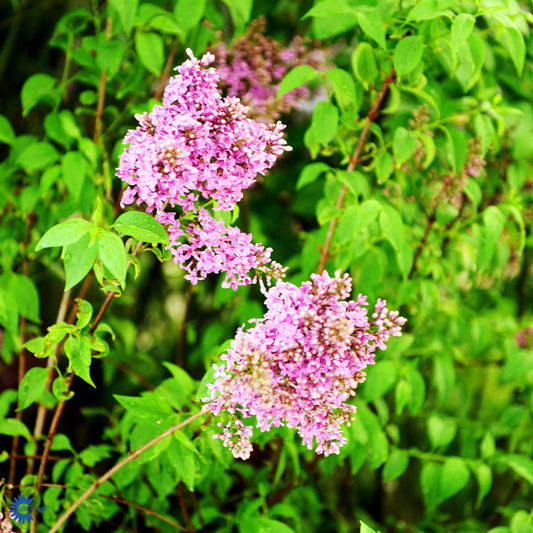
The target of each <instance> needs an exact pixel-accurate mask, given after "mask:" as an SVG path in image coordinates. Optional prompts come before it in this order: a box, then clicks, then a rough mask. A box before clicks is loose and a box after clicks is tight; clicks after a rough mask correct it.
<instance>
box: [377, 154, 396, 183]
mask: <svg viewBox="0 0 533 533" xmlns="http://www.w3.org/2000/svg"><path fill="white" fill-rule="evenodd" d="M393 170H394V161H393V160H392V156H391V155H390V154H389V152H381V153H380V154H378V155H377V156H376V177H377V178H378V181H379V182H380V183H383V182H385V181H387V180H388V179H389V178H390V176H391V174H392V171H393Z"/></svg>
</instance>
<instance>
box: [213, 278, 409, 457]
mask: <svg viewBox="0 0 533 533" xmlns="http://www.w3.org/2000/svg"><path fill="white" fill-rule="evenodd" d="M350 293H351V279H350V277H349V276H348V274H345V275H344V276H343V277H340V275H339V274H338V273H337V274H335V276H334V277H330V276H329V274H328V273H327V272H324V273H323V274H322V275H317V274H314V275H312V276H311V281H308V282H304V283H303V284H302V285H301V286H300V287H297V286H296V285H293V284H292V283H287V282H282V281H278V283H277V284H276V285H275V286H274V287H272V288H271V289H269V290H268V292H267V293H266V300H265V304H266V307H267V312H266V313H265V315H264V317H263V318H261V319H258V320H252V321H251V322H252V323H253V324H254V326H253V327H252V328H250V329H248V330H244V327H241V328H240V329H239V330H238V331H237V335H236V337H235V339H234V341H233V342H232V344H231V348H230V349H229V350H228V351H227V353H225V354H224V355H222V356H221V359H222V360H223V361H224V365H223V366H219V365H216V375H217V378H216V380H215V382H214V384H212V385H210V386H209V388H210V390H211V395H210V396H209V397H207V398H204V401H205V402H206V409H208V410H210V411H211V412H213V413H214V414H215V415H219V414H221V413H222V412H226V413H228V414H229V415H230V416H229V418H230V423H229V424H228V425H226V426H224V427H225V428H226V429H225V432H224V433H222V434H218V435H217V437H218V438H221V439H222V440H223V442H224V444H225V445H227V446H229V447H230V450H232V451H233V450H237V452H238V454H235V453H234V455H235V456H236V457H241V458H243V455H246V458H247V457H248V456H249V452H250V451H251V445H250V442H249V441H250V437H251V428H249V431H244V430H243V429H242V427H241V425H242V420H241V419H244V418H250V417H252V416H254V417H255V419H256V426H257V427H258V428H259V430H260V431H268V430H269V429H270V428H271V427H279V426H287V427H291V428H296V429H297V431H298V433H299V435H300V436H301V437H302V439H303V443H304V444H305V445H306V446H307V447H308V448H309V449H313V447H315V450H316V453H319V454H324V455H328V454H330V453H338V452H339V449H340V447H341V446H342V445H343V444H345V443H346V438H345V437H343V435H342V425H343V424H344V423H347V424H348V423H349V422H350V420H351V418H352V417H353V414H354V412H355V407H354V406H353V405H351V404H349V403H347V400H349V399H350V398H351V397H352V396H355V391H356V389H357V386H358V385H359V383H361V382H362V381H364V379H365V374H364V369H365V368H366V366H367V365H369V364H373V362H374V356H375V351H376V349H377V348H380V349H382V350H384V349H386V343H387V341H388V340H389V338H390V337H391V336H400V335H401V326H402V325H403V324H404V323H405V321H406V320H405V319H404V318H402V317H400V316H399V314H398V313H397V312H396V311H389V310H388V309H387V307H386V302H385V301H383V300H378V302H377V304H376V309H375V312H374V313H373V315H372V318H371V319H369V318H368V316H367V310H366V308H365V306H366V305H367V302H366V297H365V296H362V295H360V296H359V297H358V298H357V300H356V301H353V300H349V299H348V298H349V297H350ZM235 427H237V428H239V429H238V431H233V430H232V428H235ZM230 443H231V445H230Z"/></svg>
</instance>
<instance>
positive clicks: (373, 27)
mask: <svg viewBox="0 0 533 533" xmlns="http://www.w3.org/2000/svg"><path fill="white" fill-rule="evenodd" d="M357 22H359V26H361V29H362V30H363V31H364V32H365V33H366V34H367V35H368V36H369V37H370V38H371V39H374V41H376V43H378V44H379V46H381V48H383V49H384V50H386V49H387V44H386V43H385V23H384V22H383V19H382V18H381V15H380V14H379V12H378V11H377V10H375V9H374V10H372V11H359V12H358V13H357Z"/></svg>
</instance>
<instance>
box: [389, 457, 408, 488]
mask: <svg viewBox="0 0 533 533" xmlns="http://www.w3.org/2000/svg"><path fill="white" fill-rule="evenodd" d="M408 465H409V456H408V455H407V454H406V453H405V452H403V451H401V450H394V451H393V452H392V453H391V454H390V456H389V458H388V459H387V462H386V463H385V466H384V467H383V481H385V482H386V481H392V480H393V479H396V478H398V477H400V476H401V475H402V474H403V473H404V472H405V470H406V469H407V466H408Z"/></svg>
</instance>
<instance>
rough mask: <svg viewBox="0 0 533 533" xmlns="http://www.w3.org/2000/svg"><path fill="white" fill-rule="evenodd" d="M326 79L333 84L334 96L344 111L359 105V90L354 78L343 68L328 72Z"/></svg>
mask: <svg viewBox="0 0 533 533" xmlns="http://www.w3.org/2000/svg"><path fill="white" fill-rule="evenodd" d="M326 78H327V79H328V80H329V82H330V84H331V89H332V90H333V95H334V96H335V99H336V101H337V104H339V106H340V107H341V108H342V109H346V108H347V107H349V106H350V105H357V90H356V88H355V81H354V79H353V77H352V76H351V75H350V74H349V73H348V72H346V71H345V70H342V69H341V68H333V69H331V70H328V71H327V72H326Z"/></svg>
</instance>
